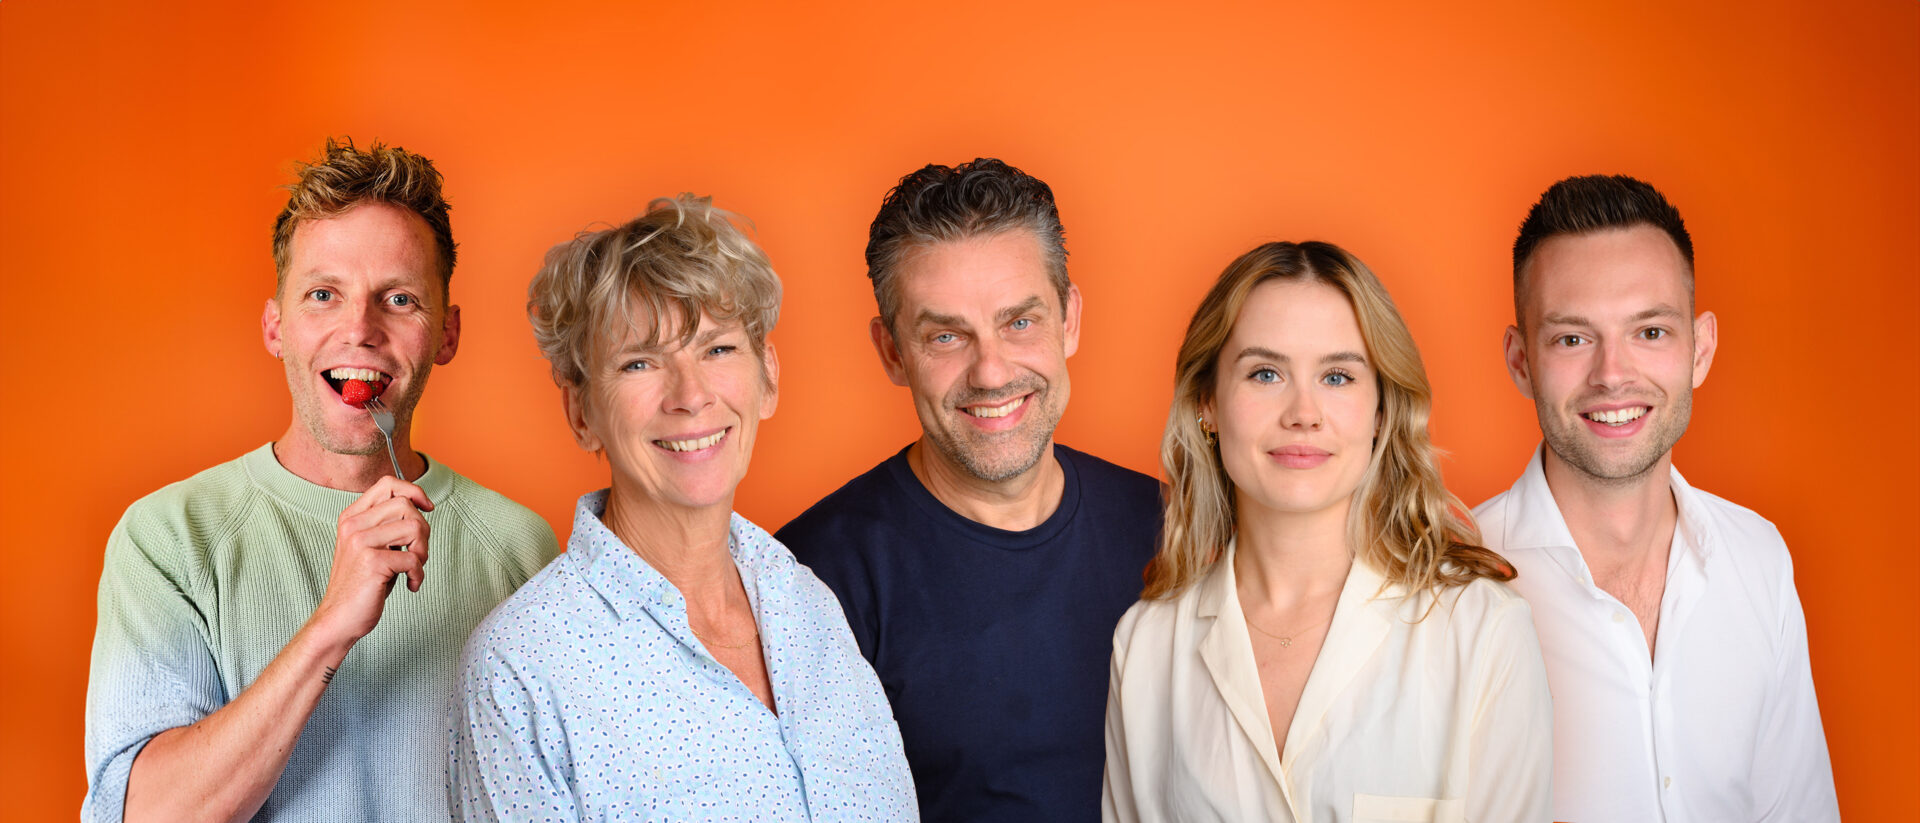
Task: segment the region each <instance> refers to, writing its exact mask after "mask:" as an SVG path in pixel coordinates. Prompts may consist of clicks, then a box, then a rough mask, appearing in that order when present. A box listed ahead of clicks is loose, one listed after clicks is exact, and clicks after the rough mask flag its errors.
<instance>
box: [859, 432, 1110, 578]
mask: <svg viewBox="0 0 1920 823" xmlns="http://www.w3.org/2000/svg"><path fill="white" fill-rule="evenodd" d="M911 448H913V446H912V444H908V445H907V447H906V448H903V449H901V450H900V451H899V452H897V453H895V454H894V456H893V457H892V458H890V459H888V460H887V470H888V472H889V473H890V474H892V475H893V480H894V482H895V483H896V484H897V485H899V487H900V489H901V491H903V492H904V493H905V494H906V496H907V499H909V500H912V501H913V503H914V505H916V506H919V507H920V509H921V510H922V511H924V512H926V514H927V516H928V517H931V518H932V519H933V520H935V521H936V522H938V523H940V524H941V525H943V526H945V527H947V528H951V529H953V530H956V531H959V532H961V533H962V534H965V535H966V536H967V537H968V538H970V539H972V540H974V541H975V542H979V543H984V544H986V545H988V546H992V547H993V548H996V549H1008V550H1015V551H1018V550H1024V549H1031V548H1033V547H1035V546H1039V545H1041V544H1043V543H1046V542H1047V541H1049V540H1052V539H1053V538H1055V537H1057V536H1059V534H1060V533H1061V532H1063V531H1065V530H1066V528H1067V524H1069V523H1072V522H1073V517H1074V514H1075V513H1076V512H1078V511H1079V509H1080V470H1079V466H1077V465H1076V464H1075V462H1074V460H1073V458H1072V452H1073V450H1072V449H1069V448H1067V447H1066V446H1062V445H1060V444H1059V443H1055V444H1053V458H1054V460H1056V461H1058V462H1059V463H1060V473H1061V475H1062V481H1063V482H1062V483H1061V484H1060V505H1058V506H1056V507H1054V510H1053V514H1051V515H1048V516H1047V519H1046V520H1045V521H1043V522H1041V524H1040V525H1038V526H1035V527H1033V528H1031V529H1027V530H1025V531H1009V530H1007V529H1000V528H995V527H993V526H989V525H987V524H985V523H981V522H978V521H975V520H972V519H970V518H968V517H967V516H966V515H963V514H960V513H959V512H956V511H954V510H953V509H950V508H947V504H945V503H942V502H940V498H938V497H934V496H933V492H931V491H929V490H928V489H927V487H926V484H924V483H921V482H920V478H919V477H917V476H915V475H914V473H913V467H912V466H909V465H907V450H908V449H911Z"/></svg>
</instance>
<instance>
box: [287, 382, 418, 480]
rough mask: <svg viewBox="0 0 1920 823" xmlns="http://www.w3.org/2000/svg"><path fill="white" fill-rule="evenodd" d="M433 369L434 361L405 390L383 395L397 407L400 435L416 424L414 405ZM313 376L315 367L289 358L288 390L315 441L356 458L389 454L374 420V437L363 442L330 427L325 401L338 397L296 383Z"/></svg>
mask: <svg viewBox="0 0 1920 823" xmlns="http://www.w3.org/2000/svg"><path fill="white" fill-rule="evenodd" d="M432 369H433V364H431V363H429V364H427V365H426V366H424V367H422V368H421V369H420V370H419V371H418V372H416V373H415V375H416V376H415V378H414V379H413V380H410V381H408V382H407V386H406V388H405V389H404V390H403V391H401V392H398V393H396V392H393V391H388V392H387V393H385V394H382V395H380V402H382V403H385V404H386V406H387V408H389V409H391V410H393V428H394V432H395V433H396V435H397V434H398V433H399V432H403V431H406V430H407V429H408V428H409V427H410V426H412V425H413V408H414V406H415V405H417V404H418V403H419V402H420V395H421V394H422V393H424V392H425V391H426V388H427V374H428V372H430V371H432ZM313 375H314V370H313V369H312V368H310V367H308V366H304V365H295V364H294V363H293V362H292V361H291V360H289V361H287V389H288V392H289V393H290V394H292V395H293V411H294V415H295V416H297V417H298V418H299V419H300V425H302V426H304V427H306V430H307V434H308V436H310V437H312V438H313V442H315V443H318V444H319V445H320V448H321V449H323V450H325V451H327V452H328V453H330V454H341V455H352V456H355V457H369V456H372V455H377V454H385V453H386V451H387V442H386V438H384V437H381V436H380V432H379V431H378V430H376V429H374V427H373V423H372V422H371V421H369V422H368V423H367V428H368V430H369V433H370V436H369V437H367V438H366V439H365V440H360V441H355V440H352V439H349V438H350V435H347V434H346V433H335V432H334V431H332V430H331V429H329V428H327V412H326V408H325V406H324V404H326V403H330V402H338V401H337V400H336V399H335V397H336V396H335V395H333V392H331V391H327V390H325V389H321V391H322V392H324V394H322V395H320V396H315V394H314V393H313V392H308V391H302V390H300V388H299V387H300V386H301V385H303V384H302V383H301V382H296V381H306V380H309V379H311V378H312V376H313ZM306 385H311V384H306ZM396 388H397V386H396Z"/></svg>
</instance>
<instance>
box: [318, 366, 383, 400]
mask: <svg viewBox="0 0 1920 823" xmlns="http://www.w3.org/2000/svg"><path fill="white" fill-rule="evenodd" d="M320 376H321V377H323V378H326V381H327V385H329V386H332V387H333V391H334V393H335V394H338V395H340V402H342V403H345V404H347V405H349V406H352V407H354V408H356V409H358V408H364V407H365V406H366V405H367V401H368V400H372V399H373V398H376V397H379V396H380V395H382V394H384V393H386V391H387V386H389V385H391V384H392V383H393V378H392V377H390V376H388V375H387V373H386V372H381V371H375V370H373V369H356V368H348V367H341V368H337V369H328V370H326V371H325V372H323V373H321V375H320Z"/></svg>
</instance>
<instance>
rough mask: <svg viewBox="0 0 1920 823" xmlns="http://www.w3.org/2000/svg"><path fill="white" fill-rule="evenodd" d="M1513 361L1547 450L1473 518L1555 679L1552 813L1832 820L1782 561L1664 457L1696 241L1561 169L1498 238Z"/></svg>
mask: <svg viewBox="0 0 1920 823" xmlns="http://www.w3.org/2000/svg"><path fill="white" fill-rule="evenodd" d="M1513 293H1514V325H1512V326H1509V327H1508V328H1507V332H1506V342H1505V346H1506V362H1507V371H1508V372H1509V373H1510V374H1511V375H1512V377H1513V382H1514V385H1515V386H1518V387H1519V389H1520V393H1521V394H1522V395H1525V396H1526V397H1527V399H1529V400H1532V401H1533V405H1534V410H1535V412H1537V413H1538V416H1539V418H1540V431H1541V434H1542V437H1543V439H1544V441H1545V442H1544V443H1543V444H1542V445H1541V446H1540V447H1539V448H1537V449H1535V450H1534V454H1533V459H1532V461H1531V462H1530V463H1529V464H1528V465H1527V468H1526V470H1525V471H1524V472H1523V473H1522V474H1521V475H1520V479H1519V481H1517V482H1515V483H1514V484H1513V488H1512V489H1510V490H1508V491H1507V492H1505V493H1504V494H1501V495H1500V496H1498V497H1495V498H1494V499H1492V500H1489V501H1487V502H1486V503H1483V504H1481V505H1480V507H1479V508H1477V509H1475V510H1474V516H1475V517H1477V518H1478V519H1479V521H1480V531H1481V535H1482V536H1483V539H1484V540H1485V541H1486V546H1487V548H1489V549H1492V550H1494V551H1496V552H1499V553H1500V554H1501V555H1502V556H1504V557H1506V558H1507V560H1508V561H1509V562H1511V563H1513V566H1514V568H1515V569H1516V570H1517V571H1518V572H1519V577H1517V578H1516V579H1515V580H1514V581H1513V582H1512V584H1511V585H1512V586H1513V587H1514V588H1515V589H1516V590H1518V591H1519V592H1520V594H1521V595H1522V596H1524V597H1526V598H1527V601H1528V603H1529V604H1530V605H1531V606H1532V607H1533V622H1534V627H1535V628H1536V630H1537V631H1538V633H1539V635H1540V647H1541V651H1542V652H1543V653H1544V656H1545V658H1546V662H1547V681H1548V684H1549V685H1550V686H1551V687H1552V689H1553V713H1554V727H1553V743H1554V753H1553V757H1554V762H1553V819H1555V820H1577V821H1581V823H1606V822H1607V821H1622V823H1626V822H1627V821H1633V823H1638V822H1639V821H1648V820H1667V821H1709V820H1711V821H1721V820H1728V821H1733V820H1741V821H1757V820H1766V821H1796V822H1797V821H1825V820H1838V819H1839V817H1840V812H1839V808H1838V806H1837V805H1836V801H1835V799H1834V792H1833V772H1832V767H1831V766H1830V765H1829V764H1828V761H1827V740H1826V736H1825V735H1824V734H1823V733H1822V731H1821V726H1820V704H1819V703H1818V702H1817V701H1815V700H1814V694H1813V671H1812V669H1811V667H1810V665H1809V663H1808V652H1807V626H1806V618H1805V616H1804V615H1803V614H1802V613H1801V611H1800V597H1799V595H1798V594H1797V593H1796V592H1795V591H1794V587H1793V559H1792V558H1791V557H1790V556H1789V555H1788V554H1787V544H1786V543H1785V542H1784V541H1783V540H1781V538H1780V532H1779V531H1778V530H1776V529H1774V527H1773V524H1771V523H1768V522H1767V521H1766V520H1765V519H1764V518H1762V517H1761V516H1760V515H1757V514H1754V513H1753V512H1751V511H1748V510H1747V509H1744V508H1741V507H1740V506H1737V505H1734V504H1732V503H1729V502H1727V501H1725V500H1722V499H1720V498H1718V497H1715V496H1713V495H1711V494H1708V493H1707V492H1704V491H1701V490H1699V489H1696V488H1694V487H1692V486H1691V485H1688V483H1687V481H1686V480H1684V479H1682V478H1681V476H1680V472H1679V471H1678V470H1677V469H1675V468H1674V467H1673V446H1674V444H1675V443H1677V442H1679V440H1680V435H1681V434H1682V433H1683V432H1685V431H1686V429H1687V422H1688V418H1689V416H1690V415H1691V412H1692V409H1693V390H1694V389H1696V388H1698V387H1699V386H1700V384H1701V383H1702V382H1704V381H1705V380H1706V379H1707V370H1708V368H1709V367H1711V366H1712V365H1713V356H1714V352H1715V350H1716V348H1717V344H1718V342H1719V341H1718V334H1717V330H1718V321H1717V320H1716V319H1715V318H1714V316H1713V312H1700V313H1699V314H1695V313H1694V300H1693V239H1692V237H1691V236H1689V235H1688V234H1687V229H1686V224H1685V223H1683V222H1682V221H1681V219H1680V212H1679V210H1677V209H1675V208H1674V207H1673V206H1672V205H1671V204H1669V203H1668V202H1667V200H1666V198H1665V197H1663V196H1661V194H1660V192H1658V191H1656V190H1655V189H1654V188H1653V187H1652V186H1649V185H1647V184H1646V183H1643V182H1641V181H1639V180H1635V179H1633V178H1631V177H1617V176H1604V177H1603V176H1593V177H1572V178H1568V179H1566V180H1562V181H1560V182H1558V183H1555V184H1554V185H1553V187H1552V188H1550V189H1548V190H1547V193H1546V194H1545V195H1543V196H1542V197H1541V198H1540V202H1539V203H1537V204H1535V205H1534V207H1533V209H1532V210H1531V211H1530V212H1528V214H1527V218H1526V221H1525V222H1524V223H1522V224H1521V226H1520V236H1519V239H1517V240H1515V241H1514V244H1513Z"/></svg>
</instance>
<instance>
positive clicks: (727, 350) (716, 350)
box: [707, 345, 740, 357]
mask: <svg viewBox="0 0 1920 823" xmlns="http://www.w3.org/2000/svg"><path fill="white" fill-rule="evenodd" d="M739 349H740V347H739V346H730V345H720V346H714V347H713V348H710V349H707V356H708V357H720V356H722V355H728V354H732V353H734V352H735V351H738V350H739Z"/></svg>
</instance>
